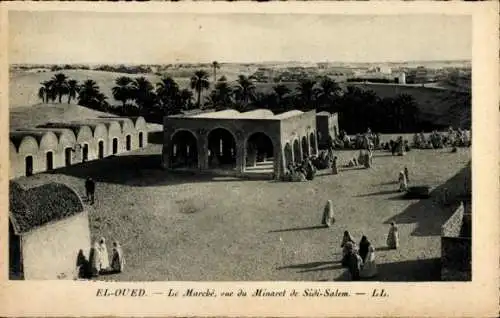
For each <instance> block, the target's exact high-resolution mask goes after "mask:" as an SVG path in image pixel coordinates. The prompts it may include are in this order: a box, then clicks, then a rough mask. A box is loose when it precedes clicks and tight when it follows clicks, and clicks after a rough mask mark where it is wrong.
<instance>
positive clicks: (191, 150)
mask: <svg viewBox="0 0 500 318" xmlns="http://www.w3.org/2000/svg"><path fill="white" fill-rule="evenodd" d="M170 167H171V168H197V167H198V139H197V138H196V135H195V134H194V133H193V132H191V131H189V130H187V129H180V130H177V131H175V132H174V133H173V134H172V137H171V143H170Z"/></svg>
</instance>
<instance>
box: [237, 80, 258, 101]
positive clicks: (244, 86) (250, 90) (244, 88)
mask: <svg viewBox="0 0 500 318" xmlns="http://www.w3.org/2000/svg"><path fill="white" fill-rule="evenodd" d="M237 83H238V84H237V86H236V89H235V93H236V99H237V100H238V101H239V102H240V103H242V104H243V105H242V106H243V108H244V107H245V106H246V105H248V103H249V102H250V100H251V99H252V98H253V97H254V95H255V85H254V84H253V82H252V81H251V80H250V79H249V78H248V77H246V76H245V75H240V76H238V81H237Z"/></svg>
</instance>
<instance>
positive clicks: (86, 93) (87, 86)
mask: <svg viewBox="0 0 500 318" xmlns="http://www.w3.org/2000/svg"><path fill="white" fill-rule="evenodd" d="M78 105H82V106H86V107H89V108H93V109H97V110H106V109H107V107H108V103H107V102H106V96H104V94H102V93H101V92H100V89H99V86H98V85H97V83H96V82H95V81H94V80H86V81H85V82H83V84H82V86H81V87H80V91H79V93H78Z"/></svg>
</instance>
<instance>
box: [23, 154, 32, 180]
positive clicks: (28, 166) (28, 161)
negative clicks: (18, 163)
mask: <svg viewBox="0 0 500 318" xmlns="http://www.w3.org/2000/svg"><path fill="white" fill-rule="evenodd" d="M24 167H25V170H24V171H25V173H24V175H25V176H26V177H29V176H32V175H33V172H34V170H33V156H32V155H29V156H26V157H24Z"/></svg>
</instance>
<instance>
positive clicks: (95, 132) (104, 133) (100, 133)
mask: <svg viewBox="0 0 500 318" xmlns="http://www.w3.org/2000/svg"><path fill="white" fill-rule="evenodd" d="M71 124H73V125H79V126H87V127H89V129H90V130H91V132H92V140H94V142H96V141H98V140H99V139H102V140H107V139H108V129H107V128H106V125H104V124H103V123H98V122H94V121H90V120H86V121H72V122H71ZM82 141H83V140H82Z"/></svg>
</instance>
